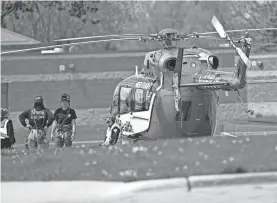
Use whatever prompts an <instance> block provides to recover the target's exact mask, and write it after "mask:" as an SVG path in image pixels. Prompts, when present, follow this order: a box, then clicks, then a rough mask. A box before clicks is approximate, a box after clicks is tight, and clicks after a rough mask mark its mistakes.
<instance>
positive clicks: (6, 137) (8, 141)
mask: <svg viewBox="0 0 277 203" xmlns="http://www.w3.org/2000/svg"><path fill="white" fill-rule="evenodd" d="M0 134H1V149H10V148H12V145H14V143H15V141H16V140H15V137H14V129H13V122H12V120H11V119H9V111H8V109H4V108H1V126H0Z"/></svg>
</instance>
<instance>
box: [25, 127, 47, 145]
mask: <svg viewBox="0 0 277 203" xmlns="http://www.w3.org/2000/svg"><path fill="white" fill-rule="evenodd" d="M25 147H26V148H28V149H36V148H40V149H46V148H49V141H48V140H47V138H46V132H45V130H37V129H32V130H31V131H30V133H29V135H28V137H27V139H26V142H25Z"/></svg>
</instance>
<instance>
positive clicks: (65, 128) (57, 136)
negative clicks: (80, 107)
mask: <svg viewBox="0 0 277 203" xmlns="http://www.w3.org/2000/svg"><path fill="white" fill-rule="evenodd" d="M76 119H77V115H76V112H75V110H74V109H72V108H70V96H69V95H68V94H63V95H62V96H61V103H60V107H59V108H58V109H57V110H56V111H55V113H54V122H53V128H52V132H51V139H52V140H53V141H54V142H55V146H56V147H57V148H62V147H63V146H65V147H71V146H72V141H73V140H74V139H75V135H76Z"/></svg>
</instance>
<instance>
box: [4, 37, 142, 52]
mask: <svg viewBox="0 0 277 203" xmlns="http://www.w3.org/2000/svg"><path fill="white" fill-rule="evenodd" d="M125 40H139V38H121V39H108V40H98V41H86V42H73V43H68V44H59V45H51V46H45V47H34V48H29V49H21V50H14V51H6V52H1V55H4V54H10V53H18V52H25V51H33V50H42V49H48V48H56V47H63V46H71V45H79V44H97V43H103V42H114V41H125Z"/></svg>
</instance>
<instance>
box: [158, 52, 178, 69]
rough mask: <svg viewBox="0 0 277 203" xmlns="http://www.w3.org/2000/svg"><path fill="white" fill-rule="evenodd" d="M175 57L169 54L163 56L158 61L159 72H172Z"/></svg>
mask: <svg viewBox="0 0 277 203" xmlns="http://www.w3.org/2000/svg"><path fill="white" fill-rule="evenodd" d="M176 59H177V58H176V57H175V56H173V55H170V54H164V55H163V56H162V57H161V58H160V60H159V68H160V70H163V69H166V70H169V71H173V70H174V68H175V64H176Z"/></svg>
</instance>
